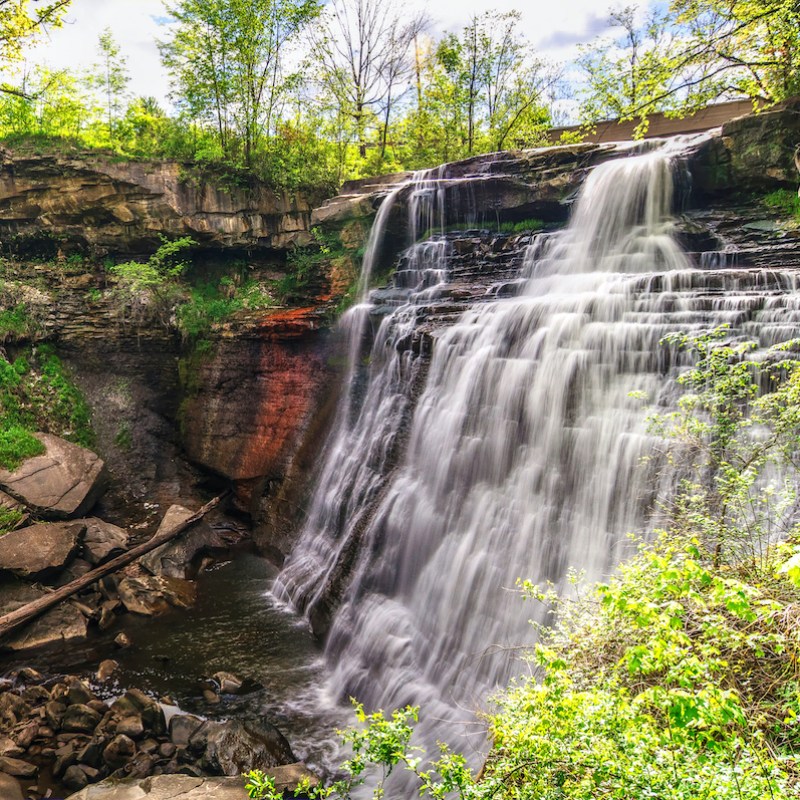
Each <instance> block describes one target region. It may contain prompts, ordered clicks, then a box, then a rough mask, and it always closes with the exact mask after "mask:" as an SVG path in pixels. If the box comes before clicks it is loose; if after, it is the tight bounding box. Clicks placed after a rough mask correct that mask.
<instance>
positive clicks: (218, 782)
mask: <svg viewBox="0 0 800 800" xmlns="http://www.w3.org/2000/svg"><path fill="white" fill-rule="evenodd" d="M292 766H294V765H292ZM285 769H286V768H280V770H281V775H283V774H287V775H290V776H291V775H292V774H294V773H286V772H284V770H285ZM272 772H273V771H272V770H270V771H269V774H272ZM276 772H277V770H276ZM312 777H313V776H312ZM281 780H282V779H281V778H280V777H279V776H278V775H276V786H277V787H281V786H283V785H284V784H283V783H282V782H279V781H281ZM315 780H316V779H315ZM295 788H296V784H287V785H286V788H285V789H284V791H287V790H288V791H289V792H294V790H295ZM166 798H169V800H247V792H246V790H245V788H244V784H243V782H242V779H241V777H236V778H197V777H192V776H190V775H156V776H153V777H150V778H145V779H144V780H141V781H136V782H134V783H123V784H119V783H114V782H112V781H111V780H108V781H103V782H102V783H98V784H95V785H93V786H90V787H87V788H86V789H83V790H81V791H80V792H78V794H74V795H71V796H70V797H68V798H67V800H166Z"/></svg>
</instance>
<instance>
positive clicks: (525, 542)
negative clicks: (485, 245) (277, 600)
mask: <svg viewBox="0 0 800 800" xmlns="http://www.w3.org/2000/svg"><path fill="white" fill-rule="evenodd" d="M673 168H674V167H673V162H672V159H671V157H670V155H669V154H668V153H667V152H664V151H659V152H655V153H651V154H648V155H644V156H636V157H630V158H624V159H619V160H617V161H612V162H609V163H606V164H604V165H602V166H600V167H597V168H596V169H595V170H594V171H593V173H592V174H591V175H590V177H589V178H588V180H587V182H586V185H585V187H584V189H583V191H582V193H581V196H580V199H579V201H578V203H577V207H576V208H575V211H574V215H573V219H572V221H571V223H570V225H569V227H568V228H567V229H565V230H564V231H563V232H561V233H558V234H555V235H550V236H543V237H540V238H539V239H538V241H537V242H536V243H535V244H534V245H533V246H532V247H531V248H530V250H529V253H528V258H527V259H526V263H525V264H524V265H523V266H522V270H521V275H522V276H523V277H525V278H527V282H526V283H525V289H524V294H522V295H521V296H519V297H516V298H513V299H507V300H496V301H492V302H486V303H482V304H478V305H476V306H475V307H473V308H472V309H470V310H469V311H467V312H466V313H464V314H463V315H462V316H461V318H460V319H459V320H458V321H457V323H456V324H454V325H451V326H450V327H447V328H444V329H443V330H441V331H439V332H438V333H437V334H436V337H435V343H434V348H433V357H432V362H431V364H430V368H429V371H428V374H427V376H426V377H425V376H423V375H422V373H421V371H420V370H421V363H422V361H421V359H419V358H417V357H416V356H415V355H414V353H413V349H412V348H411V347H409V346H408V342H409V341H410V340H411V339H413V335H414V329H415V325H416V324H417V321H418V318H419V314H420V308H421V306H420V303H423V302H424V301H425V300H426V299H427V298H428V297H429V296H430V293H431V292H435V291H436V290H435V288H434V289H430V288H427V287H428V285H429V284H431V283H433V284H437V283H438V282H442V281H446V279H447V275H446V271H445V264H446V258H445V256H446V247H447V246H446V244H445V243H444V242H442V241H439V242H434V243H429V244H427V245H424V246H418V247H417V248H415V249H414V250H413V251H412V252H411V253H410V254H409V256H408V257H407V258H406V260H405V262H404V266H405V269H407V270H408V274H407V275H405V274H403V276H402V277H401V278H400V279H399V283H400V285H401V286H404V287H406V288H405V289H404V290H403V292H404V293H400V294H398V295H397V300H396V302H395V304H394V305H393V306H392V307H391V308H390V309H388V310H389V312H390V313H386V314H385V315H384V316H383V318H382V321H381V322H380V326H379V328H378V330H377V331H376V333H375V336H374V344H373V346H372V351H371V355H370V363H369V368H368V374H367V375H366V376H364V375H363V374H360V372H359V369H358V363H359V358H360V354H359V350H358V342H355V341H354V344H353V348H352V352H353V353H354V354H356V355H354V357H353V370H352V373H351V388H350V390H349V394H348V397H347V398H346V401H345V404H346V408H347V409H349V413H348V415H347V422H346V423H342V422H341V419H343V418H344V417H342V416H340V422H339V423H338V426H337V428H336V429H335V430H334V433H333V435H332V437H331V439H330V440H329V443H328V446H327V450H326V460H325V466H324V468H323V471H322V474H321V478H320V480H319V481H318V484H317V491H316V493H315V496H314V500H313V505H312V509H311V513H310V517H309V522H308V524H307V525H306V526H305V528H304V531H303V533H302V535H301V537H300V540H299V542H298V545H297V547H296V548H295V550H294V552H293V553H292V554H291V556H290V558H289V560H288V562H287V565H286V567H285V569H284V571H283V573H282V574H281V576H280V578H279V581H278V583H277V585H276V589H275V591H276V592H277V593H278V594H280V595H281V596H283V597H285V598H289V599H290V600H291V601H292V602H293V603H294V605H295V606H296V607H297V608H299V609H301V610H302V609H306V610H310V611H311V613H312V615H313V613H314V609H315V608H316V606H317V605H318V604H321V603H322V597H323V594H324V592H325V589H326V585H327V582H328V581H329V579H331V578H333V577H335V576H339V578H341V580H340V589H339V590H338V592H337V594H338V595H339V596H338V598H337V601H338V603H337V609H336V611H335V613H334V614H333V623H332V627H331V630H330V633H329V636H328V640H327V649H326V655H327V658H328V662H329V664H330V665H331V667H332V669H333V678H332V686H333V687H335V690H336V691H337V692H338V693H339V694H340V696H341V697H347V696H348V695H353V696H355V697H357V698H358V699H359V700H362V701H363V702H365V703H366V704H367V705H369V706H371V707H383V708H386V709H389V708H392V707H396V706H399V705H403V704H406V703H413V704H416V705H421V706H422V707H423V709H424V715H425V716H426V718H427V719H428V720H429V725H428V728H427V730H426V732H424V734H423V738H425V739H427V743H428V745H429V746H430V745H432V743H433V742H435V741H436V739H441V738H444V736H445V735H447V734H449V733H450V732H451V731H452V726H453V723H454V721H455V720H462V721H465V722H466V721H468V720H469V719H471V712H472V711H474V710H475V708H476V707H477V706H478V705H479V704H480V703H481V702H483V698H485V697H486V694H487V693H488V692H490V691H491V690H492V689H493V688H494V687H495V686H497V685H503V684H504V683H505V682H507V680H508V679H509V677H510V676H511V675H513V674H514V673H516V672H518V671H519V669H520V664H519V661H518V660H517V650H516V648H517V647H518V646H520V645H529V644H530V643H531V641H532V636H533V633H532V630H531V627H530V625H529V624H528V620H529V618H530V617H531V615H532V614H536V613H537V611H536V609H535V608H534V607H532V606H531V605H529V604H525V603H523V602H522V600H521V599H520V598H519V596H518V595H517V594H516V593H515V592H514V591H513V588H514V585H515V581H516V579H517V578H518V577H524V578H530V579H532V580H533V581H534V582H537V583H543V582H544V581H546V580H552V581H554V582H555V583H556V585H557V586H563V585H564V579H565V576H566V574H567V572H568V570H569V569H570V568H571V567H574V568H577V569H582V570H586V571H587V573H588V577H589V578H591V579H596V578H600V577H602V576H603V575H605V574H607V573H608V572H609V571H610V570H612V569H613V567H614V565H615V564H616V563H618V561H619V560H620V558H622V557H623V556H624V554H625V552H626V548H627V547H628V544H627V538H626V534H627V533H628V532H629V531H643V530H646V529H647V527H648V525H650V524H652V520H653V515H654V513H655V509H656V501H657V499H658V498H659V497H662V498H663V497H665V496H668V495H669V493H670V491H671V489H672V482H673V481H674V476H671V475H670V474H669V473H668V471H665V470H662V469H660V467H661V466H662V465H661V464H659V461H658V459H657V458H655V459H652V460H651V461H650V462H649V463H648V465H647V466H643V465H642V463H641V458H642V456H643V455H646V454H651V453H652V451H653V445H654V442H653V440H652V439H651V438H650V437H649V436H648V434H647V432H646V430H645V425H644V416H645V412H644V410H643V409H642V406H641V402H639V401H634V400H632V399H631V398H630V397H629V393H630V392H632V391H635V390H638V391H643V392H645V393H646V394H647V395H648V396H649V397H650V398H652V400H653V401H654V402H656V403H661V404H664V403H666V402H668V399H669V397H670V395H671V391H672V390H671V380H670V377H669V373H670V370H671V369H674V366H675V362H676V360H677V359H678V358H679V356H678V355H677V354H676V353H675V352H673V351H671V350H670V349H669V348H667V347H666V346H664V345H661V344H660V342H661V339H662V338H663V336H664V335H665V334H667V333H668V332H670V331H678V330H681V331H689V330H697V329H706V328H711V327H715V326H717V325H719V324H721V323H723V322H728V323H730V324H731V325H732V326H733V328H734V330H735V332H736V333H738V334H743V335H746V336H747V337H749V338H755V339H756V340H759V341H760V342H761V344H762V345H769V344H773V343H775V342H777V341H780V340H783V339H786V338H789V337H790V336H793V335H796V330H797V324H798V322H800V300H799V299H798V293H797V288H798V287H797V283H796V279H795V277H794V275H793V274H789V273H787V274H781V273H774V272H769V271H758V270H730V269H729V270H721V271H716V270H714V269H713V268H709V267H710V266H713V265H704V266H706V269H704V270H697V269H694V268H693V266H692V265H691V264H690V263H689V262H688V260H687V258H686V256H685V255H684V254H683V253H682V252H681V250H680V248H679V247H678V245H677V244H676V242H675V241H674V239H673V238H672V236H671V227H672V225H671V218H670V204H671V200H672V170H673ZM440 177H441V176H440ZM431 191H432V189H431V187H428V190H427V195H430V192H431ZM431 207H432V206H431ZM412 227H413V226H412ZM428 227H433V226H431V225H429V226H428ZM414 265H416V267H415V266H414ZM415 269H416V272H415ZM368 310H369V306H368V304H366V303H365V304H364V307H363V309H362V311H363V312H364V313H365V315H366V312H367V311H368ZM365 318H366V317H365ZM361 372H362V373H363V370H362V371H361ZM423 377H425V380H424V389H423V390H422V392H421V394H420V395H419V398H418V399H417V400H416V402H415V403H414V400H413V397H414V395H415V394H417V393H419V387H420V384H421V382H422V379H423ZM406 432H407V433H406ZM343 563H345V564H346V567H345V569H344V570H342V564H343ZM342 575H343V576H344V578H342V577H341V576H342ZM443 720H444V721H445V722H444V724H439V723H442V721H443ZM480 738H481V736H480V734H479V735H478V739H479V740H480ZM462 744H463V743H462Z"/></svg>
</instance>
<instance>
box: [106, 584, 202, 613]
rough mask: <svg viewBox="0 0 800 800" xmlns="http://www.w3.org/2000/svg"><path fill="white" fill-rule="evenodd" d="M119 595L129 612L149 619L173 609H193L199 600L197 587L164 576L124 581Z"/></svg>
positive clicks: (120, 585) (119, 588)
mask: <svg viewBox="0 0 800 800" xmlns="http://www.w3.org/2000/svg"><path fill="white" fill-rule="evenodd" d="M118 591H119V599H120V600H121V601H122V604H123V605H124V606H125V608H127V609H128V611H131V612H133V613H134V614H143V615H145V616H150V617H151V616H155V615H158V614H163V613H164V612H165V611H167V610H168V609H169V607H170V606H175V607H177V608H191V607H192V606H193V605H194V602H195V600H196V599H197V587H196V586H195V585H194V584H193V583H191V581H184V580H181V579H180V578H170V577H166V576H164V575H149V576H147V575H146V576H142V577H140V578H124V579H123V580H121V581H120V582H119V587H118Z"/></svg>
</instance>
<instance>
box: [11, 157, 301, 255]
mask: <svg viewBox="0 0 800 800" xmlns="http://www.w3.org/2000/svg"><path fill="white" fill-rule="evenodd" d="M221 182H222V181H221V180H217V181H214V180H213V179H210V178H208V179H204V178H203V177H202V176H199V177H198V176H189V175H187V174H186V170H185V169H184V167H183V166H182V165H181V164H178V163H176V162H169V161H139V162H119V161H116V162H115V161H113V160H112V159H110V158H108V157H104V156H102V155H101V154H98V153H88V152H76V153H74V154H71V155H55V154H51V155H36V154H22V153H18V152H13V151H11V150H8V149H0V237H2V239H3V242H4V243H5V244H6V245H11V246H19V247H20V249H24V246H25V242H26V241H28V240H30V241H37V240H38V241H41V240H42V237H47V238H50V239H51V240H53V241H55V240H57V241H60V242H62V243H67V245H69V243H72V244H73V245H77V246H79V247H81V248H82V249H86V248H90V249H93V250H95V251H96V252H103V251H108V252H111V253H142V252H148V251H152V250H153V249H155V248H156V247H158V245H159V244H160V240H159V238H158V237H159V234H164V235H168V236H170V237H171V238H174V237H177V236H191V237H193V238H194V239H195V240H196V241H197V242H198V243H199V244H200V245H203V246H209V247H215V248H222V247H227V248H239V249H249V250H251V249H253V248H261V249H273V250H274V249H285V248H287V247H289V246H291V245H295V244H304V243H306V242H308V241H309V240H310V235H309V233H308V229H309V218H310V214H311V203H310V202H309V200H308V199H307V198H306V197H304V196H302V195H301V194H299V193H290V192H286V191H282V190H278V189H274V188H271V187H269V186H267V185H266V184H263V183H260V182H259V181H256V180H255V179H249V184H250V185H247V186H228V187H226V188H223V187H222V186H220V185H219V184H220V183H221Z"/></svg>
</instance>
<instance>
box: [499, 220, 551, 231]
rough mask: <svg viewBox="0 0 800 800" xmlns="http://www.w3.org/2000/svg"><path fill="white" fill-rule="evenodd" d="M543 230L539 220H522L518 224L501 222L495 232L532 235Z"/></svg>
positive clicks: (542, 224)
mask: <svg viewBox="0 0 800 800" xmlns="http://www.w3.org/2000/svg"><path fill="white" fill-rule="evenodd" d="M542 228H544V222H542V220H540V219H523V220H520V221H519V222H501V223H500V225H498V227H497V230H498V231H500V233H533V232H535V231H540V230H542Z"/></svg>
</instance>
